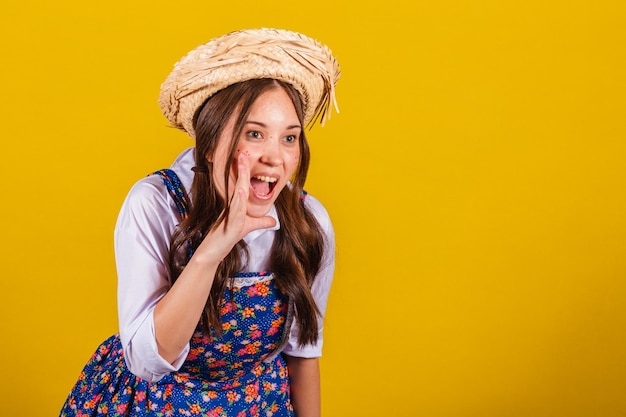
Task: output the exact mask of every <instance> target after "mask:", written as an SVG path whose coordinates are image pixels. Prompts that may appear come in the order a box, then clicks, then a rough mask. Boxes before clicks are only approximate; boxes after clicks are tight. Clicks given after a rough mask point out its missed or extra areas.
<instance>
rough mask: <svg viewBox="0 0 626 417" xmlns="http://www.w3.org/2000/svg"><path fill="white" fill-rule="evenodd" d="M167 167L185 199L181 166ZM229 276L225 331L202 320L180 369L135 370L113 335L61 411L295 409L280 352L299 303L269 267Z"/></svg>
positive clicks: (260, 412) (242, 415) (234, 414)
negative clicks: (148, 374) (153, 374)
mask: <svg viewBox="0 0 626 417" xmlns="http://www.w3.org/2000/svg"><path fill="white" fill-rule="evenodd" d="M166 171H167V172H166ZM161 175H162V177H163V179H164V183H165V184H166V186H168V189H170V193H171V194H172V195H173V196H174V198H175V199H178V200H180V198H181V195H182V194H181V193H180V187H179V186H180V184H178V185H177V184H176V181H175V180H176V179H177V178H176V176H175V174H173V172H171V171H169V170H165V171H163V172H162V173H161ZM168 176H169V177H168ZM177 188H178V190H177ZM178 200H177V204H179V202H180V201H178ZM183 203H184V202H183ZM179 210H180V211H181V216H183V215H185V214H186V213H185V210H186V209H185V207H182V208H181V206H180V205H179ZM231 284H232V285H230V286H229V288H228V289H227V290H226V292H225V294H224V297H223V298H222V300H221V303H220V313H221V318H222V320H221V321H222V336H219V337H218V336H216V335H212V336H209V335H207V334H206V333H205V332H204V331H203V330H202V328H201V326H198V328H197V329H196V332H195V333H194V334H193V336H192V338H191V340H190V350H189V354H188V355H187V358H186V360H185V362H184V363H183V365H182V367H181V368H180V369H179V370H178V371H176V372H172V373H169V374H167V375H166V376H164V377H163V378H162V379H161V380H159V381H157V382H149V381H146V380H143V379H141V378H139V377H137V376H135V375H134V374H133V373H131V372H130V370H129V369H128V368H127V366H126V363H125V361H124V351H123V349H122V345H121V343H120V339H119V335H114V336H112V337H110V338H109V339H107V340H106V341H104V342H103V343H102V344H101V345H100V346H99V347H98V349H97V350H96V352H95V353H94V354H93V356H92V357H91V359H90V360H89V362H88V363H87V365H86V366H85V368H84V369H83V371H82V372H81V374H80V376H79V379H78V382H77V383H76V385H75V386H74V388H73V389H72V391H71V392H70V394H69V396H68V397H67V400H66V401H65V404H64V405H63V408H62V410H61V414H60V416H61V417H70V416H76V417H78V416H158V417H161V416H196V415H197V416H210V417H226V416H228V417H252V416H273V417H284V416H294V412H293V407H292V405H291V400H290V395H289V377H288V373H287V366H286V363H285V361H284V359H283V358H282V356H281V355H280V351H281V350H282V348H283V346H284V345H285V344H286V342H287V339H288V337H289V328H290V325H291V321H292V310H293V308H292V307H290V303H289V301H288V299H287V297H285V296H284V295H283V294H282V293H281V292H280V291H279V290H278V289H277V288H276V285H275V283H274V280H273V275H272V274H271V273H270V272H268V271H263V272H258V273H242V274H237V276H236V277H235V278H234V279H233V281H232V282H231Z"/></svg>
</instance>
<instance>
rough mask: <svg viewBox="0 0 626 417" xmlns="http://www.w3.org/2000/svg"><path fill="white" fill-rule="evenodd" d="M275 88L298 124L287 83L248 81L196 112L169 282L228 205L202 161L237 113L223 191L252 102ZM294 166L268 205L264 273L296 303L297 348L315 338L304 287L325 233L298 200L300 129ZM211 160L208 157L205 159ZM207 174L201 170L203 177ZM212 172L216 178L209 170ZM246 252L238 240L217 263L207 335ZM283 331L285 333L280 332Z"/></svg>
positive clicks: (305, 148)
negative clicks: (189, 178)
mask: <svg viewBox="0 0 626 417" xmlns="http://www.w3.org/2000/svg"><path fill="white" fill-rule="evenodd" d="M275 88H282V89H283V90H285V92H286V93H287V94H288V95H289V97H290V98H291V101H292V102H293V105H294V107H295V110H296V113H297V115H298V119H299V120H300V123H301V124H302V123H303V109H302V101H301V100H300V96H299V94H298V92H297V91H296V90H295V89H294V88H293V87H292V86H291V85H289V84H286V83H283V82H280V81H276V80H272V79H255V80H249V81H244V82H241V83H237V84H233V85H231V86H229V87H227V88H225V89H224V90H221V91H220V92H218V93H217V94H215V95H214V96H213V97H211V98H210V99H209V100H207V101H206V103H205V104H204V105H203V106H202V107H201V108H200V110H199V111H198V112H197V113H196V117H195V120H194V125H195V126H194V127H195V131H196V150H195V158H196V166H198V167H200V169H199V171H201V172H198V173H196V175H195V176H194V179H193V182H192V185H191V191H190V194H191V196H192V200H191V201H190V207H189V216H188V217H187V219H185V220H183V221H182V222H181V224H180V225H179V227H178V228H177V229H176V231H175V232H174V234H173V235H172V238H171V246H170V247H171V249H170V260H169V266H170V272H171V277H172V284H173V283H174V282H175V281H176V279H177V278H178V276H179V275H180V274H181V272H182V270H183V269H184V267H185V265H186V264H187V262H188V261H189V259H188V258H189V245H191V248H192V250H193V249H195V248H197V247H198V245H199V244H200V243H201V242H202V239H203V238H204V236H206V235H207V233H208V232H209V231H210V230H211V228H212V227H215V226H217V225H218V224H220V222H221V221H224V220H225V218H227V216H228V210H229V203H228V201H227V199H226V198H225V197H224V196H221V195H220V194H219V193H218V191H217V189H216V187H215V184H214V183H213V172H212V169H213V164H211V163H209V162H207V158H206V156H207V155H209V156H212V155H214V153H215V149H216V148H217V144H218V141H219V138H220V136H221V134H222V131H223V129H224V126H225V125H226V123H227V121H228V120H229V118H230V117H231V115H233V114H236V115H237V116H236V118H235V124H234V128H233V137H232V141H231V147H230V150H229V154H228V156H227V158H228V159H227V163H226V169H225V172H224V173H223V175H224V184H225V189H226V190H228V178H229V172H230V169H231V166H232V163H233V159H234V157H235V153H236V149H237V145H238V143H239V137H240V136H241V132H242V131H243V128H244V124H245V122H246V119H247V117H248V114H249V113H250V108H251V106H252V104H253V103H254V102H255V100H256V99H257V98H258V97H259V96H260V95H261V94H262V93H264V92H265V91H268V90H271V89H275ZM299 144H300V162H299V164H298V167H297V169H296V172H295V174H294V177H293V179H292V181H291V185H290V186H289V185H288V186H286V187H285V188H283V190H282V191H281V192H280V194H279V195H278V197H277V199H276V202H275V206H276V211H277V214H278V219H279V220H280V229H279V230H278V231H277V233H276V236H275V239H274V244H273V246H272V249H271V254H270V262H269V265H270V269H271V270H272V272H273V273H274V277H275V278H274V279H275V282H276V285H277V287H278V289H279V290H280V291H281V292H282V293H283V294H284V295H286V296H288V297H289V299H290V300H292V301H293V303H294V305H295V312H296V315H295V319H296V321H297V323H298V325H299V329H300V333H299V335H298V343H299V344H300V345H305V344H309V343H314V342H316V341H317V336H318V334H317V333H318V326H319V325H318V322H317V317H318V313H319V310H318V308H317V305H316V304H315V300H314V298H313V295H312V294H311V285H312V284H313V280H314V279H315V276H316V275H317V272H318V271H319V269H320V264H321V260H322V256H323V252H324V234H323V232H322V231H321V229H320V226H319V224H318V222H317V220H316V219H315V217H314V216H313V215H312V214H311V213H310V212H309V211H308V210H307V209H306V207H305V206H304V204H303V203H302V201H301V199H300V196H301V194H302V188H303V186H304V182H305V180H306V175H307V171H308V168H309V160H310V151H309V145H308V142H307V140H306V137H305V134H304V131H302V132H301V134H300V140H299ZM209 159H211V158H209ZM205 171H206V172H205ZM216 174H217V175H219V174H220V173H216ZM247 254H248V253H247V249H246V245H245V243H244V242H243V241H240V242H239V243H238V244H237V245H236V246H235V248H233V250H232V251H231V252H230V253H229V254H228V255H227V256H226V257H225V258H224V260H222V262H221V263H220V265H219V267H218V269H217V272H216V274H215V279H214V281H213V286H212V288H211V292H210V294H209V297H208V299H207V302H206V305H205V308H204V312H203V314H202V318H201V323H202V325H203V328H204V330H205V331H206V332H207V334H209V335H211V334H212V331H213V332H215V334H217V335H221V329H222V327H221V319H220V313H219V307H220V306H219V304H220V300H221V299H222V297H223V296H224V292H225V291H226V287H227V282H228V280H229V278H231V277H233V276H234V275H235V273H236V272H239V271H241V270H242V268H245V266H246V265H245V262H244V259H246V258H247ZM286 331H289V329H286Z"/></svg>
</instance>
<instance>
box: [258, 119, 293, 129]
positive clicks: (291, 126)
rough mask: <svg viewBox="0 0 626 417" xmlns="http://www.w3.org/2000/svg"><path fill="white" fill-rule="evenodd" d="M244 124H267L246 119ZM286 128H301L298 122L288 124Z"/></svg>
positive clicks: (264, 125) (262, 125)
mask: <svg viewBox="0 0 626 417" xmlns="http://www.w3.org/2000/svg"><path fill="white" fill-rule="evenodd" d="M246 124H253V125H258V126H261V127H267V125H266V124H265V123H262V122H256V121H254V120H246ZM286 129H300V130H302V126H300V125H299V124H297V125H290V126H287V127H286Z"/></svg>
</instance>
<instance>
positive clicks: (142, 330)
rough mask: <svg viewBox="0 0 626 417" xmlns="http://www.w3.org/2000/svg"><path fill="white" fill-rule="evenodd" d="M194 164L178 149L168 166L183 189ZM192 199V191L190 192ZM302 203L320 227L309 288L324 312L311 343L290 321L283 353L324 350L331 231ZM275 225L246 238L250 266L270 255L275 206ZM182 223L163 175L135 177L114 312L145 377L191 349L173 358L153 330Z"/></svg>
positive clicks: (122, 222)
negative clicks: (163, 352) (320, 253)
mask: <svg viewBox="0 0 626 417" xmlns="http://www.w3.org/2000/svg"><path fill="white" fill-rule="evenodd" d="M194 165H195V161H194V149H193V148H190V149H187V150H185V151H184V152H183V153H181V154H180V155H179V156H178V158H177V159H176V161H174V163H173V164H172V166H171V169H172V170H173V171H174V172H175V173H176V175H177V176H178V177H179V179H180V181H181V183H182V184H183V186H184V187H185V189H186V190H187V191H189V190H190V189H191V182H192V179H193V172H192V171H191V167H193V166H194ZM191 198H192V199H193V196H191ZM304 201H305V203H304V204H305V205H306V207H307V208H308V209H309V210H310V211H311V213H313V214H314V216H315V218H316V219H317V221H318V223H319V224H320V226H321V229H322V231H323V232H324V234H325V236H326V238H325V247H324V258H323V259H322V267H321V269H320V271H319V273H318V275H317V277H316V278H315V282H314V284H313V287H312V293H313V296H314V298H315V301H316V303H317V306H318V308H319V309H320V312H321V314H322V317H320V319H319V336H318V342H317V343H316V344H315V345H307V346H305V347H303V348H300V347H298V343H297V340H298V331H299V330H298V325H297V323H296V321H295V320H294V322H293V324H292V326H291V329H290V336H289V342H288V344H287V346H286V347H285V349H284V350H283V352H284V353H286V354H289V355H291V356H297V357H304V358H314V357H319V356H321V353H322V342H323V340H322V328H323V326H322V321H323V315H324V312H325V310H326V303H327V300H328V293H329V290H330V285H331V281H332V278H333V272H334V258H335V256H334V255H335V239H334V231H333V227H332V224H331V222H330V218H329V216H328V213H327V212H326V209H324V207H323V206H322V204H321V203H320V202H319V201H318V200H316V199H315V198H314V197H312V196H310V195H308V196H307V197H306V199H305V200H304ZM267 215H269V216H272V217H274V219H275V220H276V226H274V227H272V228H269V229H262V230H254V231H252V232H250V233H249V234H248V235H247V236H246V237H245V238H244V241H245V242H246V244H247V245H248V250H249V254H250V256H249V258H248V267H247V268H246V270H248V271H263V270H266V269H268V262H269V254H270V250H271V247H272V243H273V241H274V236H275V234H276V230H278V229H279V228H280V222H279V221H278V218H277V215H276V209H275V208H274V207H272V208H271V210H270V212H269V213H268V214H267ZM179 222H180V220H179V214H178V210H177V208H176V204H175V202H174V200H173V199H172V197H171V196H170V195H169V193H168V191H167V189H166V187H165V186H164V184H163V181H162V179H161V177H159V176H157V175H153V176H149V177H146V178H143V179H141V180H140V181H138V182H137V183H136V184H135V185H134V186H133V187H132V189H131V190H130V192H129V193H128V196H127V197H126V200H125V201H124V204H123V205H122V209H121V211H120V214H119V216H118V219H117V224H116V227H115V257H116V264H117V274H118V316H119V327H120V338H121V341H122V347H123V348H124V357H125V360H126V364H127V366H128V368H129V369H130V371H131V372H133V373H134V374H135V375H137V376H139V377H140V378H143V379H146V380H149V381H158V380H159V379H161V378H162V377H163V376H164V375H165V374H167V373H169V372H173V371H176V370H178V369H180V367H181V366H182V364H183V362H184V361H185V358H186V356H187V354H188V352H189V343H188V344H187V346H186V347H185V348H184V349H183V350H182V351H181V352H180V354H179V355H178V357H177V358H176V360H175V361H174V362H173V363H171V364H170V363H169V362H167V361H166V360H165V359H163V358H162V357H161V356H160V355H159V353H158V348H157V343H156V338H155V332H154V308H155V306H156V305H157V303H158V302H159V300H160V299H161V298H162V297H163V296H164V295H165V293H166V292H167V291H168V290H169V288H170V276H169V269H168V253H169V246H170V237H171V235H172V233H173V231H174V229H175V227H176V226H177V225H178V223H179Z"/></svg>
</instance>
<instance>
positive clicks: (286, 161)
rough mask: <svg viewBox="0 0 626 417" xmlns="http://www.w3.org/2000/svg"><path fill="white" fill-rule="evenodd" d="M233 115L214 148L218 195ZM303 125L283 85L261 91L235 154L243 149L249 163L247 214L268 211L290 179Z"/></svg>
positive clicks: (222, 190) (221, 189)
mask: <svg viewBox="0 0 626 417" xmlns="http://www.w3.org/2000/svg"><path fill="white" fill-rule="evenodd" d="M235 118H236V117H235V115H233V116H231V117H230V119H229V121H228V123H227V124H226V126H225V128H224V130H223V131H222V135H221V137H220V139H219V142H218V144H217V148H216V149H215V154H214V156H213V158H211V157H210V156H209V155H207V160H208V161H209V162H213V180H214V181H215V184H216V187H217V190H218V192H219V193H220V195H222V196H225V195H226V192H225V188H226V187H225V184H224V170H225V169H226V160H227V158H228V154H229V150H230V147H231V141H232V139H231V138H232V137H233V128H234V124H235ZM301 132H302V126H301V124H300V121H299V120H298V115H297V113H296V110H295V108H294V105H293V102H292V101H291V99H290V98H289V96H288V95H287V93H286V92H285V91H284V90H283V89H282V88H272V89H270V90H267V91H265V92H264V93H262V94H261V95H260V96H259V97H258V98H257V100H256V101H255V102H254V103H253V104H252V106H251V107H250V114H249V115H248V118H247V119H246V121H245V124H244V127H243V130H242V132H241V137H240V138H239V144H238V146H237V151H236V153H235V158H237V156H238V155H239V154H240V153H242V152H243V153H245V154H246V155H247V157H248V164H249V166H250V189H249V197H248V215H249V216H251V217H262V216H265V215H266V214H267V212H268V211H269V210H270V208H271V206H272V204H274V202H275V201H276V198H277V197H278V194H280V192H281V191H282V189H283V188H284V187H285V185H286V184H287V181H289V179H291V177H292V175H293V173H294V171H295V170H296V168H297V166H298V163H299V161H300V143H299V142H300V134H301ZM237 176H238V173H237V163H236V160H235V161H233V164H232V167H231V170H230V173H229V180H228V182H229V190H228V199H229V200H230V198H231V197H232V195H233V191H234V186H235V183H236V181H237Z"/></svg>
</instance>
